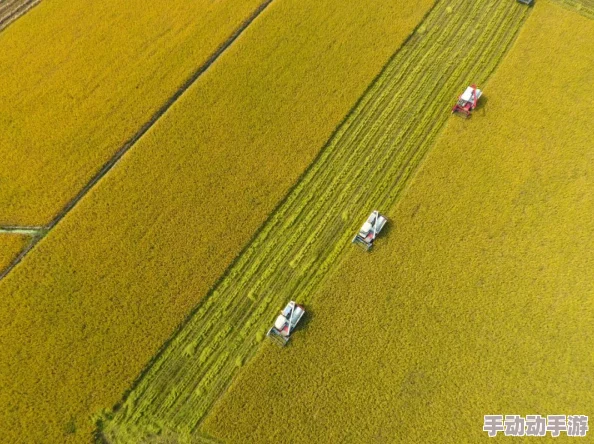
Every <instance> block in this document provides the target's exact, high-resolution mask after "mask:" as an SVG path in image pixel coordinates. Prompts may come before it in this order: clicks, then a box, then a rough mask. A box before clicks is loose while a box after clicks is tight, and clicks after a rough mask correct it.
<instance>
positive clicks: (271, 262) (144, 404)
mask: <svg viewBox="0 0 594 444" xmlns="http://www.w3.org/2000/svg"><path fill="white" fill-rule="evenodd" d="M527 11H528V8H525V7H523V6H521V5H519V4H516V3H515V2H498V1H495V0H492V1H474V2H469V1H467V0H452V1H450V2H445V1H441V2H438V4H437V5H436V6H435V7H434V9H433V10H432V11H431V13H430V14H429V16H428V17H427V18H426V19H425V21H424V22H423V23H422V24H421V26H420V27H419V28H418V29H417V31H416V33H415V34H414V35H413V36H412V37H411V38H410V39H409V40H408V42H407V43H406V44H405V45H404V46H403V47H402V48H401V50H400V51H399V52H398V53H397V54H396V55H395V56H394V58H393V59H392V60H391V61H390V63H389V64H388V65H387V66H386V68H385V69H384V71H383V72H382V74H381V75H380V77H379V78H378V79H376V81H375V82H374V84H373V85H372V87H371V88H370V90H369V91H368V92H367V93H366V94H365V96H364V97H363V98H362V99H361V101H360V102H359V103H358V105H357V106H356V107H355V109H354V110H353V111H352V112H351V114H350V115H349V117H348V118H347V120H346V121H345V123H344V124H343V125H342V126H341V127H340V128H339V129H338V131H337V132H336V133H335V135H334V136H333V138H332V139H331V140H330V142H329V143H328V145H327V146H326V148H325V149H324V151H323V152H322V154H321V155H320V157H319V158H318V159H317V160H316V162H315V163H314V164H313V165H312V167H311V168H310V169H309V171H308V172H307V173H306V175H305V176H304V177H303V178H302V180H301V181H300V182H299V183H298V185H297V186H296V187H295V188H294V189H293V191H292V192H291V193H290V194H289V195H288V196H287V198H286V200H285V201H284V202H283V204H282V205H281V206H280V207H279V208H278V209H277V211H276V212H275V213H274V214H273V215H272V216H271V218H270V219H269V221H268V222H267V223H266V225H265V226H264V227H263V228H262V230H261V232H260V233H259V234H258V235H257V236H256V238H255V239H254V240H253V241H252V243H251V245H250V246H249V247H248V248H247V249H246V251H245V252H244V253H243V254H242V256H241V257H240V258H239V259H238V260H237V261H236V263H235V264H234V265H233V267H232V268H231V269H230V270H229V272H228V274H227V275H226V276H225V278H224V279H223V280H222V281H221V282H220V283H219V284H218V286H217V287H216V288H215V289H214V291H213V292H212V293H211V294H210V295H209V296H208V297H207V298H206V299H205V300H204V302H203V303H202V305H201V306H200V307H199V308H198V309H197V311H196V312H195V313H194V314H193V315H192V317H191V318H190V319H189V320H188V321H187V323H186V324H185V325H184V326H183V328H182V329H181V330H180V331H179V332H178V333H177V335H176V336H175V337H174V338H173V339H172V340H171V341H170V342H169V343H168V344H167V346H166V347H165V348H164V349H163V350H162V352H161V354H160V355H159V356H158V357H157V358H156V359H155V360H154V362H153V363H152V364H151V365H150V367H149V368H148V369H147V370H146V371H145V373H144V375H143V376H142V377H141V379H140V380H139V381H138V383H137V384H136V386H135V387H134V388H133V390H132V391H131V392H130V394H129V396H128V397H127V399H126V400H125V402H124V403H123V404H122V406H121V407H120V408H119V409H118V410H117V411H116V412H115V413H114V415H113V417H111V418H110V419H109V420H106V421H105V422H104V424H103V427H102V429H103V430H102V433H103V435H104V437H105V438H106V439H107V440H109V441H110V442H139V441H141V440H145V439H148V438H150V436H151V435H154V434H158V433H160V432H163V433H167V434H171V433H175V434H178V435H179V436H180V437H181V436H190V435H191V434H193V433H195V432H196V431H197V428H198V426H199V424H200V422H201V421H202V419H203V418H204V417H205V415H206V414H207V413H208V411H209V409H210V407H211V406H212V404H213V403H214V402H215V401H216V400H217V399H218V398H219V397H220V395H221V394H222V393H223V392H224V390H225V389H226V387H228V385H229V383H230V381H231V380H232V378H233V375H234V374H235V372H237V371H238V369H239V368H240V367H241V366H242V365H243V363H244V362H245V361H246V359H249V357H250V356H251V355H252V354H253V353H254V351H255V350H256V348H257V347H258V344H259V343H260V342H261V341H262V340H263V338H264V336H265V332H266V329H267V328H268V327H269V324H270V323H271V321H272V320H273V318H274V316H275V314H276V312H277V311H278V310H279V309H280V308H281V307H282V306H283V305H284V304H285V303H286V302H287V301H288V300H290V299H295V300H297V301H299V302H304V303H307V302H308V295H309V294H310V292H311V290H312V288H313V287H314V286H316V285H317V284H319V282H320V280H321V279H322V278H323V277H324V275H325V274H326V273H327V272H328V270H329V269H330V268H331V267H332V266H333V265H334V264H335V263H336V261H337V260H338V259H339V256H340V255H341V254H342V253H343V252H344V250H345V247H347V245H349V243H350V238H351V237H352V235H353V233H354V232H355V230H356V229H357V228H358V227H359V225H360V223H361V221H362V220H364V218H365V217H366V216H367V214H368V212H369V211H370V210H372V209H374V208H378V209H382V208H387V207H388V206H389V205H390V204H391V203H393V202H394V201H395V200H396V199H397V197H398V196H399V194H400V191H401V190H402V189H403V187H404V186H405V184H406V182H407V180H408V178H409V177H410V175H411V173H412V172H413V171H415V169H416V168H417V166H418V165H419V162H420V161H421V159H422V158H423V156H424V155H425V153H426V151H427V149H428V148H429V147H430V146H431V144H432V142H433V140H434V139H435V136H436V134H437V133H438V131H439V130H440V128H441V127H442V126H443V124H444V123H445V121H446V120H447V119H448V118H449V115H450V113H449V109H450V107H451V105H452V102H453V101H454V100H455V97H456V95H457V93H459V92H460V91H461V90H462V89H464V88H465V87H466V86H467V84H469V83H471V82H476V83H478V84H479V85H482V84H483V83H484V81H485V80H486V79H487V77H488V76H489V74H490V73H491V72H492V71H493V69H494V68H495V66H496V65H497V63H498V62H499V61H500V59H501V57H502V56H503V54H504V53H505V52H506V50H507V48H508V47H509V45H510V43H511V42H512V41H513V39H514V38H515V36H516V34H517V31H518V29H519V27H520V26H521V24H522V23H523V21H524V19H525V17H526V16H527V13H528V12H527ZM486 94H488V92H486ZM393 224H394V226H396V227H397V224H398V222H397V221H394V222H393ZM396 229H397V228H396Z"/></svg>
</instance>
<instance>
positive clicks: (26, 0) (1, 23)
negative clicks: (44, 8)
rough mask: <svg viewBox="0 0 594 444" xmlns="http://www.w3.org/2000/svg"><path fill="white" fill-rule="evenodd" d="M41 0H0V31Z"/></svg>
mask: <svg viewBox="0 0 594 444" xmlns="http://www.w3.org/2000/svg"><path fill="white" fill-rule="evenodd" d="M40 2H41V0H0V32H1V31H2V30H3V29H4V28H6V27H7V26H8V25H10V24H11V23H12V22H14V21H15V20H16V19H18V18H19V17H21V16H22V15H24V14H25V13H27V12H28V11H29V10H31V8H33V7H35V6H37V5H38V4H39V3H40Z"/></svg>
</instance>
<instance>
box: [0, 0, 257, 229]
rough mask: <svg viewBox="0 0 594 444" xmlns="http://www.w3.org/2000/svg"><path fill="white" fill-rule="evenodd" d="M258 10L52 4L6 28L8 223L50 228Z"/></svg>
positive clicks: (0, 39) (2, 141) (4, 198)
mask: <svg viewBox="0 0 594 444" xmlns="http://www.w3.org/2000/svg"><path fill="white" fill-rule="evenodd" d="M262 3H265V2H264V0H242V1H239V2H237V1H232V0H219V1H216V2H212V1H207V0H199V1H191V2H188V1H185V0H174V1H169V2H152V3H151V4H150V7H147V3H146V1H143V0H130V1H125V2H122V1H120V0H97V1H92V2H85V3H84V4H82V3H80V2H76V1H72V0H52V1H51V2H43V3H42V4H41V5H39V7H36V8H35V9H34V10H33V11H31V13H29V14H27V15H26V16H24V17H23V18H22V19H21V20H19V22H18V23H15V25H14V26H11V27H10V28H7V29H6V30H5V31H3V32H2V33H0V48H2V50H1V51H0V71H1V72H2V88H0V103H2V108H1V109H0V127H2V138H0V157H1V158H2V162H0V184H2V186H1V188H0V202H2V205H1V206H0V224H6V225H8V224H10V225H45V224H48V223H49V222H50V220H51V219H52V218H53V217H54V216H56V214H57V213H58V212H59V211H60V210H61V209H62V208H63V207H64V206H65V205H66V203H67V202H68V201H69V200H70V199H72V198H73V197H74V195H75V194H76V193H77V192H78V191H79V190H80V189H81V188H82V187H83V186H84V185H85V184H86V183H87V182H88V181H89V179H90V178H91V177H92V176H93V175H94V174H95V173H96V172H97V171H99V170H100V168H101V166H102V165H103V164H105V163H106V162H107V161H108V160H109V159H110V158H111V157H112V156H113V155H114V154H115V153H116V151H117V150H118V149H119V148H120V147H121V146H122V145H124V144H125V142H126V141H127V140H128V139H130V138H131V137H132V136H133V135H134V134H135V133H136V132H137V131H138V129H139V128H140V127H141V126H142V125H143V124H145V123H146V122H147V121H148V120H149V119H150V118H151V116H152V115H153V114H154V113H155V112H156V111H157V110H158V109H159V108H160V107H161V106H162V105H163V104H164V103H165V102H166V100H167V99H168V98H169V97H171V96H172V95H173V93H174V92H175V91H176V90H177V89H178V88H179V87H180V86H181V85H182V84H183V83H184V81H185V80H186V79H187V78H189V77H190V76H191V74H192V73H193V72H194V71H195V70H197V69H198V68H199V67H200V66H201V65H202V64H203V63H205V62H206V61H207V59H208V58H209V56H211V54H213V53H214V52H215V51H216V50H217V48H218V47H219V46H220V45H222V44H223V42H225V40H227V39H228V38H229V37H230V36H231V35H232V34H233V32H234V31H235V30H236V29H238V28H239V27H240V25H241V24H242V22H243V21H244V20H246V19H247V18H248V17H249V16H250V15H251V14H252V13H253V12H254V11H255V10H256V9H257V8H258V7H259V6H260V5H261V4H262Z"/></svg>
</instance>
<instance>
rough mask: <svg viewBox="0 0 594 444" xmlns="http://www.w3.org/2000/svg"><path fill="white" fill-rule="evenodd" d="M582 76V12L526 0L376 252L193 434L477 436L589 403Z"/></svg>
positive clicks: (261, 357)
mask: <svg viewBox="0 0 594 444" xmlns="http://www.w3.org/2000/svg"><path fill="white" fill-rule="evenodd" d="M593 70H594V22H588V20H586V19H584V18H582V17H579V16H577V15H575V14H572V13H569V12H567V11H565V10H562V9H561V8H559V7H557V6H555V5H552V4H550V3H548V2H544V1H541V2H538V4H537V5H536V7H535V11H534V13H533V14H531V17H530V19H529V20H528V22H527V23H526V25H525V27H524V28H523V29H522V32H521V35H520V37H519V38H518V41H517V43H516V44H515V45H514V47H513V49H512V50H511V51H510V54H509V56H508V57H506V59H505V60H504V62H503V63H502V64H501V66H500V67H499V68H498V70H497V73H496V74H495V75H494V77H493V79H492V80H490V81H489V83H488V85H487V87H486V88H485V94H486V96H485V97H486V98H488V100H489V101H488V103H487V104H485V105H484V106H483V107H482V109H481V111H479V112H478V113H476V114H475V116H474V117H473V118H472V119H471V120H470V121H461V120H457V119H452V120H451V122H449V124H448V127H447V129H446V130H445V132H444V133H443V135H441V136H440V137H439V138H438V141H437V143H436V145H435V146H434V147H433V148H432V150H431V153H430V155H429V156H428V158H427V160H426V161H425V162H424V163H423V165H422V168H421V169H420V171H419V173H418V174H417V176H416V177H415V179H414V181H413V182H412V184H411V186H410V187H409V188H408V190H407V192H406V194H404V195H403V196H402V198H401V200H400V202H399V203H398V204H397V205H396V206H394V207H393V208H392V209H391V210H389V213H388V214H390V215H391V216H392V218H393V219H392V229H391V230H390V232H389V234H388V235H387V236H385V237H384V236H383V239H381V240H380V242H379V243H378V245H377V247H376V248H377V249H376V251H374V252H373V254H371V255H364V254H359V253H358V252H357V251H352V252H351V253H349V254H348V255H347V258H346V259H345V261H344V262H343V263H341V265H340V266H339V268H338V270H337V271H336V273H333V274H332V276H331V277H329V278H328V280H327V281H326V282H325V283H324V284H323V286H321V288H320V289H319V290H317V291H315V292H314V294H312V295H311V297H310V301H311V303H310V308H311V309H312V311H313V312H314V316H313V317H312V318H311V321H310V322H308V324H307V328H306V329H304V330H303V331H300V332H298V333H297V337H296V338H295V340H294V342H293V344H292V345H291V346H290V347H287V348H285V349H282V350H279V349H278V348H277V347H274V346H273V345H270V346H267V347H262V348H261V353H259V354H258V355H257V357H256V358H255V359H254V360H253V361H251V362H250V363H249V365H248V367H247V368H245V370H243V371H242V372H241V374H240V375H239V377H238V378H237V380H236V381H235V382H234V384H233V386H232V388H231V389H230V390H229V392H228V393H227V394H226V395H225V397H224V398H223V399H222V400H221V402H219V403H217V405H216V407H215V408H214V409H213V413H212V414H211V415H210V416H209V417H208V418H207V420H206V422H205V427H204V428H205V429H206V430H207V431H208V432H209V433H211V434H213V435H215V436H217V437H219V438H221V439H223V440H225V442H246V443H248V442H255V443H256V442H257V443H271V442H279V441H282V437H286V431H287V430H290V431H291V442H293V443H308V442H361V443H370V442H405V443H411V442H440V443H449V442H451V443H461V442H472V443H477V442H483V441H488V440H489V438H487V435H486V434H485V433H484V432H483V431H482V425H483V415H485V414H490V413H492V414H506V413H507V414H512V412H513V414H521V415H527V414H536V413H539V414H542V415H547V414H553V413H552V412H563V413H565V414H585V415H587V414H589V412H591V411H592V410H591V409H592V406H593V405H594V392H593V391H592V380H593V379H594V368H593V366H592V343H594V282H593V281H592V267H593V266H594V220H593V219H592V217H591V215H592V214H594V180H593V179H594V143H593V142H594V136H593V135H592V131H591V116H592V115H594V101H592V100H591V98H592V97H594V84H593V83H591V82H590V83H588V84H587V85H586V84H585V83H584V81H583V78H584V76H588V75H589V74H590V73H591V72H593ZM370 375H372V376H370ZM590 429H591V426H590ZM589 433H591V431H590V432H589ZM506 438H507V437H506ZM503 439H504V440H505V438H503Z"/></svg>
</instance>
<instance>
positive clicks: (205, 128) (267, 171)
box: [0, 0, 432, 442]
mask: <svg viewBox="0 0 594 444" xmlns="http://www.w3.org/2000/svg"><path fill="white" fill-rule="evenodd" d="M49 3H51V2H49V1H48V2H47V4H49ZM44 4H45V3H42V4H41V5H40V8H42V7H43V5H44ZM214 4H217V2H215V3H214ZM431 4H432V2H431V1H430V0H427V1H425V2H421V3H419V2H417V1H414V2H413V1H411V2H403V1H401V0H389V1H383V2H376V3H373V4H368V3H365V2H360V1H355V0H348V1H345V0H331V1H325V2H319V1H313V0H307V1H304V0H282V1H278V2H276V1H275V2H273V3H271V4H270V6H269V7H268V8H267V9H266V10H265V11H264V12H263V13H262V14H261V15H260V16H259V17H258V19H256V20H255V21H254V22H253V23H252V25H250V26H249V27H248V28H247V29H246V31H245V33H243V34H242V35H241V37H239V38H238V39H237V40H236V41H235V42H234V43H233V45H231V46H230V47H229V48H228V49H227V51H225V53H224V54H223V55H222V56H221V57H220V58H219V59H218V60H217V62H215V63H214V64H213V65H212V66H211V67H210V68H209V69H208V70H207V71H206V72H205V73H204V75H203V76H201V77H200V79H199V80H198V81H197V82H196V83H195V84H194V85H193V86H192V87H191V88H190V89H188V90H187V92H186V93H185V94H184V95H183V96H182V97H181V98H180V99H179V100H178V101H177V102H176V103H175V105H174V106H173V107H172V108H171V109H170V110H169V111H168V112H167V113H166V114H165V115H164V116H163V117H162V119H160V120H159V121H158V122H157V123H156V124H155V126H153V127H152V128H151V130H150V131H149V132H147V133H146V134H145V136H144V137H143V138H142V139H141V140H139V141H138V143H137V145H135V146H134V147H133V148H132V149H131V150H130V151H129V152H128V153H127V154H126V155H125V156H124V157H123V158H122V160H121V162H120V163H119V164H118V165H117V166H116V167H115V168H114V169H112V170H111V171H110V172H109V174H107V175H106V176H105V177H104V178H103V179H102V180H101V181H100V182H99V184H98V185H97V187H95V188H94V189H93V190H92V191H91V192H90V193H89V194H88V195H87V196H86V197H85V198H84V199H83V200H82V201H81V202H80V203H79V205H77V206H76V207H75V208H74V210H73V211H72V212H70V213H69V214H68V216H66V217H65V218H64V219H63V220H62V221H61V222H60V223H59V224H58V225H57V226H56V227H55V228H53V229H52V230H51V231H50V232H49V233H48V234H47V235H46V236H45V237H44V238H43V240H42V241H41V242H40V243H39V244H38V245H37V246H36V247H35V249H34V250H33V251H32V252H31V253H29V255H28V256H27V257H26V258H25V259H24V260H23V262H21V263H20V264H19V266H18V267H16V268H15V269H14V270H13V271H12V272H11V273H10V274H9V275H8V276H7V277H6V278H5V279H3V280H2V281H1V282H0V298H2V300H3V304H1V306H0V349H1V350H2V352H3V353H2V356H3V359H2V361H1V363H0V386H1V387H2V390H0V411H2V412H3V414H2V415H1V416H0V430H2V432H3V436H2V439H3V440H4V441H7V442H13V441H18V440H19V439H22V440H25V441H27V442H45V441H51V442H80V441H87V440H88V436H89V433H90V431H91V430H92V428H93V426H94V421H93V420H92V419H91V416H92V415H93V414H95V413H99V412H100V411H101V409H102V408H104V407H111V406H113V405H114V404H115V403H116V402H117V401H118V400H119V399H121V397H122V394H123V393H124V391H125V390H126V389H127V388H128V387H130V385H131V384H132V382H133V380H134V378H135V377H136V376H137V375H138V374H139V373H140V372H141V370H142V368H143V367H144V366H145V365H146V363H147V362H148V361H149V360H150V359H151V357H152V356H153V355H154V354H155V353H156V352H157V351H158V349H159V347H160V346H161V345H162V344H163V343H164V342H165V341H166V339H167V338H168V337H170V336H171V335H172V333H173V331H174V329H175V327H176V326H177V325H178V324H179V323H180V322H182V320H183V319H184V317H185V316H186V315H187V314H188V313H189V311H190V310H191V309H192V307H194V306H195V304H196V303H197V302H198V301H199V300H201V299H202V297H203V296H204V295H205V294H206V293H207V292H208V290H209V288H211V287H212V286H213V285H214V283H215V282H216V280H217V279H218V278H219V277H220V276H221V274H222V273H223V272H224V270H225V269H226V268H227V267H228V266H229V264H230V263H231V262H232V261H233V259H234V257H235V256H237V255H238V253H239V252H240V251H241V249H242V248H243V246H244V245H245V244H246V243H247V242H248V241H249V239H250V237H251V236H252V235H253V233H254V231H255V230H256V229H257V228H258V227H259V226H261V224H262V222H263V221H265V220H266V218H267V216H268V214H269V213H270V212H271V211H272V210H273V209H274V207H275V206H276V205H277V203H278V202H279V200H280V199H282V197H283V196H285V195H286V194H287V192H288V190H289V188H290V187H291V186H292V185H294V184H295V182H296V181H297V179H298V178H299V176H300V175H301V174H302V173H303V171H304V169H305V168H306V167H307V165H309V164H310V163H311V161H312V159H313V158H314V157H315V156H316V154H317V153H318V152H319V150H320V148H321V147H322V146H323V144H324V142H325V141H326V140H328V138H329V137H330V136H331V134H332V131H334V130H335V128H336V127H337V126H338V125H339V124H340V121H341V120H342V119H343V117H344V116H345V115H346V114H347V112H348V110H349V109H351V108H352V107H353V105H354V103H355V102H356V100H357V98H358V97H360V96H361V94H362V93H363V92H364V91H365V89H366V87H367V86H368V85H369V84H370V82H371V81H372V80H373V78H374V77H375V76H376V75H377V74H378V73H379V72H380V70H381V68H382V66H383V65H384V64H385V63H386V62H387V60H388V59H389V57H390V55H391V54H393V53H394V51H395V50H396V49H397V48H398V47H399V46H401V44H402V42H403V41H404V40H405V39H406V37H407V35H408V34H410V32H411V31H412V30H413V29H414V26H415V25H416V24H417V23H418V22H419V21H420V20H421V19H422V17H423V15H424V14H425V12H426V11H427V10H428V9H429V7H430V6H431ZM26 18H27V17H25V19H26ZM18 25H19V24H18V23H17V24H15V26H18ZM229 327H230V326H228V325H221V326H220V329H219V330H217V332H216V335H214V338H215V339H216V342H220V341H224V340H225V336H224V335H225V334H229V333H230V331H229ZM23 332H27V334H26V335H24V334H23ZM191 342H192V341H191ZM183 353H185V354H186V355H192V356H194V359H196V360H200V359H201V358H202V359H203V360H204V362H205V363H207V362H208V361H209V359H210V357H211V355H210V353H209V352H208V349H207V348H205V347H194V345H193V344H192V343H188V344H185V347H184V350H183ZM217 356H221V355H217ZM229 362H231V363H232V365H233V367H234V368H238V365H239V364H240V363H241V364H243V360H242V359H241V356H233V357H229ZM182 389H183V387H182V386H180V387H179V390H180V391H182ZM175 393H176V389H175V388H173V389H172V391H171V392H170V393H168V394H167V399H165V400H164V402H166V403H172V402H174V401H175ZM197 393H198V392H197ZM128 442H135V440H134V439H132V440H129V441H128Z"/></svg>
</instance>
